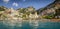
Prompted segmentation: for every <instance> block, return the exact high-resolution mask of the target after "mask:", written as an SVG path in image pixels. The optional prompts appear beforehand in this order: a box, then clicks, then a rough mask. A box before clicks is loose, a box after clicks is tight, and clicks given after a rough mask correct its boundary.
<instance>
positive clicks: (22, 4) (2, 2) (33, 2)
mask: <svg viewBox="0 0 60 29" xmlns="http://www.w3.org/2000/svg"><path fill="white" fill-rule="evenodd" d="M52 2H54V0H0V6H5V7H7V8H11V7H12V8H14V9H18V8H27V7H29V6H33V7H34V8H35V9H39V8H42V7H45V6H47V5H48V4H50V3H52Z"/></svg>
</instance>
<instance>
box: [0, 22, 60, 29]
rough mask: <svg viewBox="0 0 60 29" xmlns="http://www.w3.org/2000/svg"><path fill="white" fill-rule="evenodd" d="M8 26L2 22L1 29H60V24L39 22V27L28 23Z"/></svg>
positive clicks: (0, 23)
mask: <svg viewBox="0 0 60 29" xmlns="http://www.w3.org/2000/svg"><path fill="white" fill-rule="evenodd" d="M17 25H18V24H16V25H15V26H8V25H5V24H3V23H2V22H0V29H60V22H38V26H35V25H34V24H33V23H31V24H30V23H29V22H27V21H24V22H22V26H20V27H19V26H17Z"/></svg>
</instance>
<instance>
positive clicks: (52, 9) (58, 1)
mask: <svg viewBox="0 0 60 29" xmlns="http://www.w3.org/2000/svg"><path fill="white" fill-rule="evenodd" d="M37 12H38V13H39V14H41V15H42V16H43V15H48V16H49V15H52V14H54V15H53V16H54V17H56V16H57V18H60V17H59V16H60V0H55V1H54V2H53V3H51V4H49V5H47V6H46V7H44V8H41V9H39V10H37Z"/></svg>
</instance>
